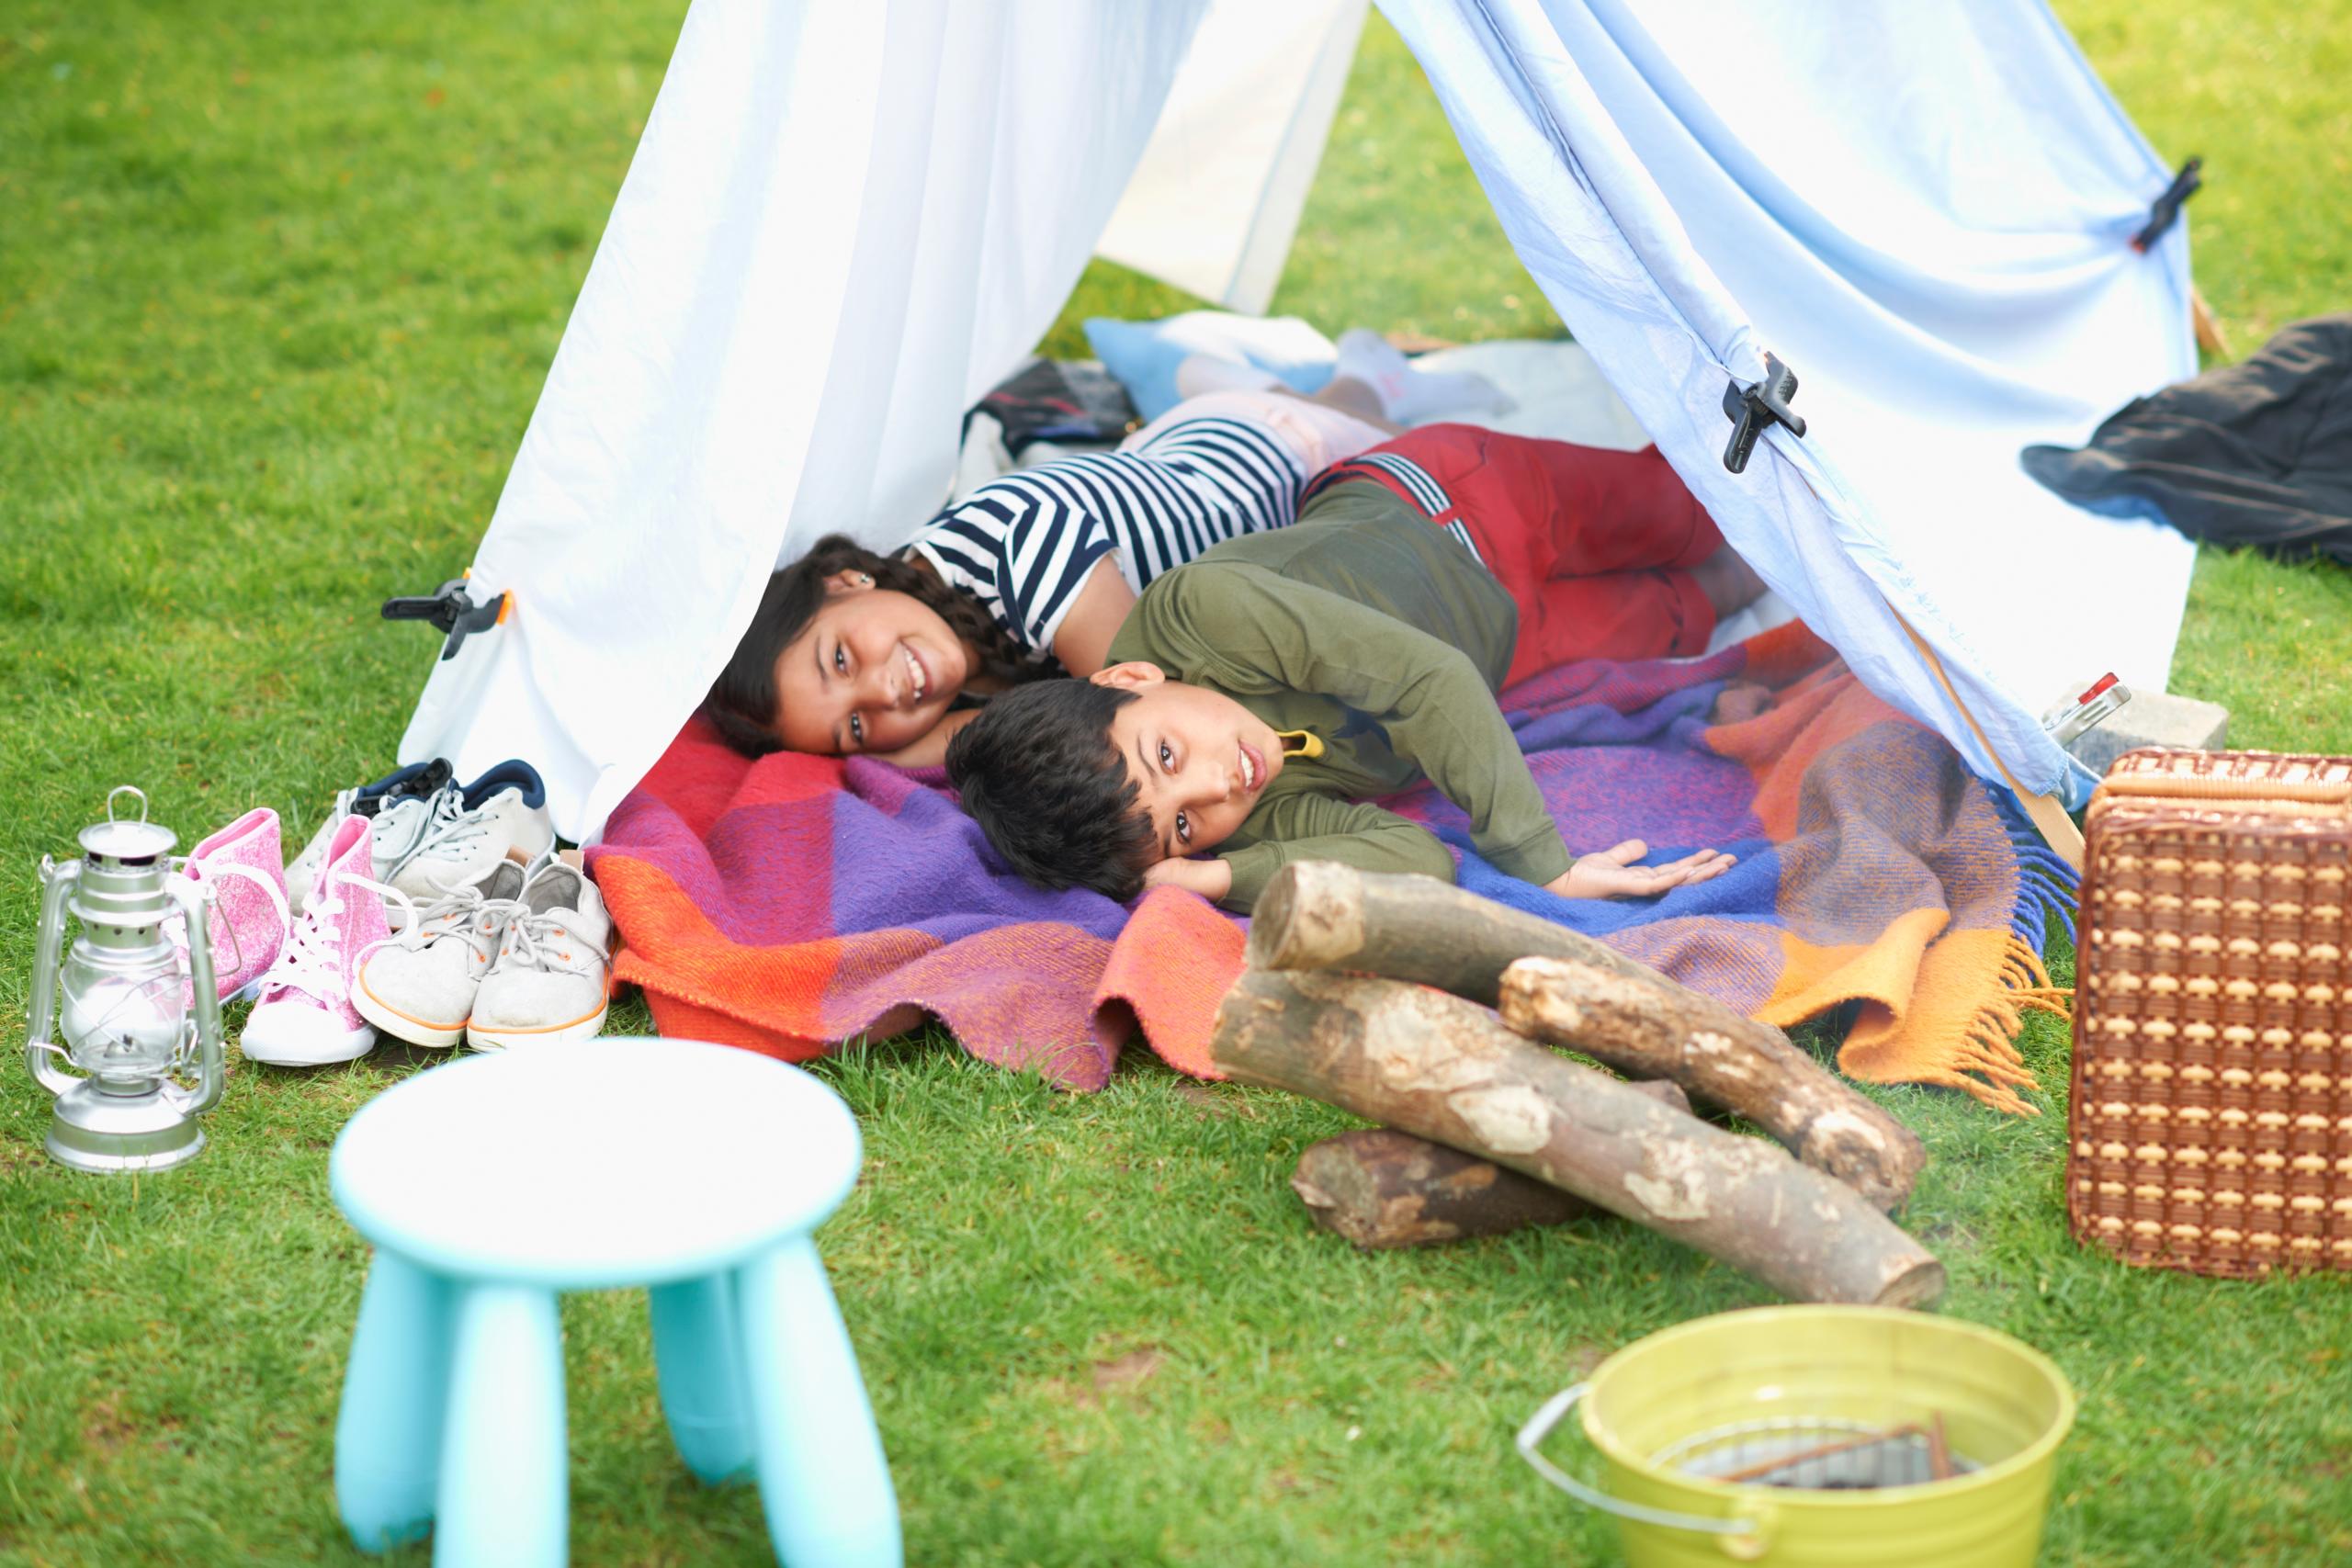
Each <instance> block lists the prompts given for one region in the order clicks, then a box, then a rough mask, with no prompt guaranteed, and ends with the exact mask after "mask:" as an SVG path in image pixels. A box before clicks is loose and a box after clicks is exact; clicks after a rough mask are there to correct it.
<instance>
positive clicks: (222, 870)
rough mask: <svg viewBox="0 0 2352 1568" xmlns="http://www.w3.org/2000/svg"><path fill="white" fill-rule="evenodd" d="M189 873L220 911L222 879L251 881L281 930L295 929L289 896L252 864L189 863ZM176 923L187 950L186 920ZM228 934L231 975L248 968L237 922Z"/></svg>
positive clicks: (181, 941)
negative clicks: (275, 917)
mask: <svg viewBox="0 0 2352 1568" xmlns="http://www.w3.org/2000/svg"><path fill="white" fill-rule="evenodd" d="M187 870H188V874H189V875H191V876H193V877H195V878H196V880H197V881H198V882H199V883H201V884H203V886H204V897H205V901H206V902H207V903H209V905H211V907H212V908H215V909H218V908H220V878H222V877H224V876H225V877H235V878H237V879H239V880H241V881H245V882H250V883H252V884H253V885H254V886H255V887H258V888H260V889H261V891H262V896H263V897H266V898H267V899H268V900H269V912H270V913H271V914H273V915H276V916H277V929H278V930H279V931H289V932H290V931H291V930H292V929H293V925H294V916H293V912H292V911H291V910H289V909H288V908H287V907H286V894H285V892H284V890H283V889H281V888H280V887H279V886H277V883H275V882H273V881H271V880H270V878H269V875H268V874H266V873H265V872H260V871H256V870H254V868H253V867H252V866H249V865H237V864H234V863H223V864H220V865H214V864H212V863H209V862H207V861H190V862H188V863H187ZM175 923H176V924H177V925H178V927H179V935H178V937H177V938H176V940H177V941H178V942H179V944H180V945H181V947H183V948H185V947H187V918H186V917H185V916H181V917H176V918H175ZM228 932H229V971H230V973H231V974H235V973H237V972H238V971H239V970H242V969H243V968H244V966H245V943H244V939H243V937H241V936H239V935H238V934H237V927H236V923H235V922H234V921H231V922H230V924H229V927H228Z"/></svg>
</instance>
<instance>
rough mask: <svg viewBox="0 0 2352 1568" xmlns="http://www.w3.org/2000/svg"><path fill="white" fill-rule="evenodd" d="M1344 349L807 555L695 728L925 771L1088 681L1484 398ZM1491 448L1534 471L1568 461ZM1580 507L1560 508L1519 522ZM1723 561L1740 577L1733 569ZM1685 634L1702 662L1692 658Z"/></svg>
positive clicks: (1605, 629) (1346, 344) (736, 741)
mask: <svg viewBox="0 0 2352 1568" xmlns="http://www.w3.org/2000/svg"><path fill="white" fill-rule="evenodd" d="M1245 379H1255V380H1261V381H1266V382H1271V379H1272V378H1265V377H1262V376H1261V375H1259V373H1257V372H1254V371H1250V370H1246V369H1243V368H1241V367H1230V366H1226V365H1223V364H1221V363H1220V362H1217V361H1214V360H1208V359H1204V358H1202V357H1199V356H1195V358H1193V359H1192V360H1188V361H1187V362H1186V363H1185V366H1184V367H1183V370H1182V372H1181V373H1180V385H1182V386H1183V387H1184V388H1185V389H1186V390H1188V391H1190V390H1193V389H1198V388H1202V387H1204V386H1213V385H1214V384H1215V383H1216V382H1217V381H1219V380H1225V381H1240V380H1245ZM1496 399H1497V394H1496V393H1495V391H1494V389H1493V388H1492V386H1491V385H1490V384H1487V383H1486V382H1485V381H1483V379H1481V378H1475V377H1441V376H1435V375H1431V374H1430V373H1427V372H1421V371H1416V370H1414V369H1412V368H1411V367H1410V366H1409V364H1408V362H1407V361H1406V359H1405V357H1404V356H1403V355H1401V354H1399V353H1397V350H1395V349H1394V348H1392V347H1390V346H1389V345H1388V344H1387V343H1386V342H1385V341H1384V340H1383V339H1381V338H1380V337H1379V336H1378V335H1377V334H1375V333H1369V332H1362V331H1358V332H1351V333H1347V334H1346V335H1344V336H1343V337H1342V338H1341V339H1340V364H1339V374H1338V375H1336V376H1335V377H1334V378H1333V379H1332V381H1331V383H1330V385H1329V386H1328V387H1327V388H1326V389H1324V390H1323V391H1321V392H1320V393H1317V395H1316V396H1314V397H1312V398H1302V397H1298V396H1295V395H1293V394H1290V393H1287V392H1283V391H1280V390H1276V389H1272V387H1271V386H1270V385H1269V386H1260V385H1247V386H1231V387H1228V388H1227V389H1223V390H1207V391H1204V392H1203V393H1202V395H1198V396H1193V397H1191V398H1189V399H1188V400H1186V401H1184V402H1182V403H1179V404H1178V405H1177V406H1176V407H1175V408H1173V409H1171V410H1170V412H1168V413H1166V414H1164V415H1162V416H1161V417H1160V418H1159V419H1158V420H1156V421H1154V422H1153V423H1151V424H1149V425H1148V426H1146V427H1145V428H1144V429H1142V430H1140V431H1137V432H1136V434H1133V435H1131V436H1130V437H1128V438H1127V440H1126V441H1125V443H1124V444H1123V445H1122V446H1120V448H1119V449H1118V450H1117V451H1115V452H1111V453H1102V454H1091V455H1087V456H1082V457H1066V458H1062V459H1059V460H1057V461H1055V462H1051V463H1047V464H1045V465H1043V466H1042V467H1039V468H1032V469H1027V470H1024V471H1023V472H1019V473H1014V474H1009V475H1006V476H1005V477H1004V478H1002V479H996V480H993V481H991V482H989V483H988V484H986V485H983V486H981V487H980V488H979V489H978V490H976V491H973V492H972V493H971V494H970V495H969V496H967V497H966V498H965V499H964V500H963V501H961V502H957V503H956V504H955V505H953V506H950V507H949V508H947V509H946V510H945V511H944V512H942V513H940V514H939V515H938V516H936V517H934V518H933V519H932V520H931V521H930V522H929V523H927V524H925V525H923V527H922V529H921V530H920V531H919V532H918V533H917V534H916V536H915V537H914V538H913V540H912V541H910V543H909V544H908V545H907V546H906V547H904V548H903V549H902V550H900V551H899V552H898V553H897V554H895V555H887V556H886V555H880V554H876V552H874V551H871V550H868V549H865V548H864V547H861V546H859V545H858V544H856V543H855V542H854V541H853V540H851V539H849V538H847V537H845V536H840V535H834V536H829V537H826V538H824V539H820V540H819V541H818V542H817V544H816V545H815V546H814V547H812V548H811V549H810V550H809V553H808V554H807V555H805V556H803V557H802V558H800V559H798V560H797V561H795V562H793V563H792V564H791V565H789V566H787V567H786V568H784V569H783V570H779V571H777V572H776V573H775V574H774V575H773V576H772V577H771V578H770V579H769V580H768V584H767V588H766V590H765V591H764V592H763V593H762V595H761V599H760V605H759V609H758V611H757V613H756V614H755V615H754V616H753V618H752V626H751V629H750V630H749V631H748V632H746V633H745V634H744V637H743V638H742V640H741V643H739V644H738V645H737V647H736V649H735V651H734V653H733V654H732V655H731V656H730V657H729V660H728V663H727V666H726V668H725V669H724V670H723V671H721V672H720V674H719V677H718V680H717V681H716V682H713V684H712V686H711V689H710V692H709V694H708V696H707V698H706V699H705V702H704V712H705V713H706V714H707V716H709V718H710V719H711V721H712V722H713V724H714V725H715V726H716V727H717V728H718V730H719V733H720V734H721V735H722V736H723V737H724V738H725V739H726V740H727V741H728V743H729V745H731V746H733V747H734V748H735V749H736V750H740V751H742V752H744V753H746V754H748V755H753V756H757V755H760V754H763V753H764V752H768V751H774V750H795V751H808V752H817V753H820V754H827V755H846V754H852V753H858V754H865V755H870V756H876V757H879V758H882V759H883V760H885V761H893V762H897V763H899V764H901V765H903V766H909V767H916V766H926V765H934V764H937V763H939V762H940V761H944V758H945V755H946V750H947V741H948V739H950V738H951V737H952V736H953V735H954V733H955V732H956V730H957V729H958V728H961V727H962V726H963V725H964V724H965V723H967V722H968V721H969V720H970V719H971V718H972V717H974V716H977V714H978V711H979V708H980V706H981V705H982V704H984V703H985V702H986V701H987V699H988V697H989V696H990V695H992V694H995V693H998V692H1001V691H1004V690H1006V689H1008V688H1010V687H1012V686H1013V685H1017V684H1020V683H1022V682H1027V681H1032V680H1035V679H1037V678H1039V677H1042V676H1048V675H1057V674H1062V673H1069V674H1073V675H1080V676H1086V675H1091V674H1093V673H1095V672H1096V671H1100V670H1101V669H1103V664H1104V662H1105V660H1104V650H1105V649H1108V648H1109V646H1110V643H1111V639H1112V637H1114V636H1115V635H1116V634H1117V632H1118V631H1119V629H1120V627H1121V626H1123V625H1124V624H1125V620H1126V617H1127V615H1128V612H1129V611H1130V610H1132V609H1133V608H1134V605H1135V603H1136V594H1137V593H1138V592H1141V591H1142V589H1143V588H1144V587H1145V586H1147V585H1148V583H1149V582H1150V581H1152V580H1153V579H1154V578H1156V577H1158V576H1159V574H1160V573H1162V572H1164V571H1166V570H1170V568H1172V567H1175V566H1178V565H1181V564H1182V563H1184V562H1185V561H1188V560H1191V559H1193V558H1194V557H1196V556H1198V555H1200V554H1201V553H1202V552H1203V551H1204V550H1206V549H1207V548H1208V547H1210V546H1212V545H1215V544H1217V543H1219V542H1221V541H1223V540H1225V539H1228V538H1234V537H1238V536H1242V535H1247V534H1255V533H1261V532H1263V531H1265V530H1267V529H1272V528H1282V527H1287V526H1288V525H1290V524H1292V523H1293V522H1295V520H1296V518H1297V516H1298V509H1299V503H1300V498H1301V495H1302V494H1303V492H1304V491H1305V489H1306V484H1307V481H1308V480H1309V479H1313V478H1314V477H1315V476H1316V475H1317V474H1319V473H1321V472H1323V471H1324V470H1326V469H1328V468H1332V467H1334V466H1336V465H1339V464H1341V463H1344V462H1346V461H1347V460H1349V459H1351V458H1356V457H1361V456H1363V455H1364V454H1366V453H1368V452H1371V451H1372V450H1373V449H1374V447H1376V446H1378V445H1379V444H1380V443H1382V442H1383V441H1384V440H1385V439H1386V438H1388V437H1389V436H1391V435H1393V434H1395V429H1396V427H1395V426H1394V425H1392V424H1390V423H1388V420H1389V418H1390V417H1391V416H1397V415H1401V416H1404V417H1414V416H1416V415H1417V414H1419V413H1421V412H1428V411H1429V410H1430V409H1431V408H1432V407H1438V408H1442V407H1444V406H1448V405H1449V404H1451V405H1453V406H1460V405H1461V404H1463V403H1464V402H1477V401H1484V402H1486V403H1487V404H1488V405H1489V406H1491V405H1492V404H1493V403H1494V402H1495V400H1496ZM1429 428H1431V429H1443V428H1458V427H1429ZM1405 439H1406V440H1408V441H1410V440H1411V439H1412V437H1411V436H1409V435H1408V436H1407V437H1406V438H1405ZM1498 439H1499V440H1502V441H1505V442H1509V443H1510V444H1511V445H1512V446H1525V447H1526V448H1528V449H1529V450H1531V451H1532V450H1534V449H1537V448H1544V447H1564V446H1565V444H1562V443H1555V442H1521V441H1520V440H1518V439H1517V438H1510V437H1499V438H1498ZM1565 449H1566V451H1569V452H1580V451H1582V450H1583V449H1582V448H1565ZM1600 456H1603V457H1611V458H1615V457H1620V456H1621V455H1619V454H1601V455H1600ZM1645 457H1646V459H1647V462H1648V463H1649V464H1650V465H1653V466H1654V467H1655V468H1656V470H1657V474H1658V475H1660V476H1663V482H1664V483H1667V484H1668V485H1674V486H1677V487H1679V480H1676V479H1674V477H1673V474H1672V471H1671V470H1670V469H1668V468H1667V466H1666V464H1665V462H1664V461H1663V459H1661V458H1658V457H1657V455H1656V454H1655V453H1654V452H1653V453H1649V454H1646V455H1645ZM1536 467H1538V468H1553V469H1557V468H1560V467H1561V465H1560V464H1559V463H1557V462H1553V463H1549V464H1539V465H1536ZM1584 500H1585V498H1584V497H1582V496H1580V495H1575V494H1560V495H1553V496H1548V497H1544V498H1535V499H1533V500H1532V501H1531V502H1530V503H1531V504H1542V505H1550V506H1576V505H1578V504H1580V503H1582V502H1584ZM1724 559H1725V560H1729V561H1735V562H1736V558H1731V557H1729V555H1728V552H1725V556H1724ZM1711 564H1712V563H1711ZM1741 570H1744V569H1741ZM1700 575H1702V576H1703V571H1702V574H1700ZM1589 587H1590V588H1592V589H1604V592H1600V594H1599V595H1597V596H1596V595H1595V594H1593V593H1590V592H1588V593H1586V594H1585V596H1584V598H1583V600H1582V601H1581V602H1582V603H1587V604H1591V603H1597V602H1600V601H1602V600H1607V599H1610V598H1611V597H1612V596H1611V594H1609V593H1608V592H1605V586H1604V584H1603V583H1602V582H1594V583H1591V584H1589ZM1678 597H1679V598H1681V599H1683V600H1686V601H1696V602H1698V603H1700V604H1702V605H1703V604H1706V603H1707V602H1708V601H1712V600H1714V599H1716V598H1717V597H1719V595H1718V594H1717V592H1715V590H1714V588H1713V586H1710V587H1709V588H1708V589H1707V591H1706V592H1705V593H1704V595H1703V596H1702V595H1701V594H1698V593H1696V592H1685V593H1682V594H1679V595H1678ZM1634 600H1635V601H1637V602H1644V603H1645V602H1648V596H1644V595H1634ZM1579 618H1580V619H1581V618H1582V617H1579ZM1695 618H1696V617H1691V616H1687V615H1686V616H1685V617H1684V623H1685V624H1683V625H1682V626H1679V628H1678V627H1674V626H1668V627H1666V628H1664V636H1665V637H1666V638H1667V641H1666V642H1665V643H1663V644H1661V643H1660V641H1659V632H1660V628H1658V627H1657V626H1654V625H1651V624H1649V621H1648V618H1647V617H1645V616H1643V615H1640V614H1638V613H1628V612H1625V611H1621V612H1620V613H1617V614H1614V615H1608V616H1603V617H1599V618H1597V619H1596V620H1595V621H1594V622H1593V625H1592V626H1591V631H1592V634H1593V635H1592V636H1591V637H1588V638H1586V639H1584V640H1583V642H1582V643H1581V644H1580V645H1579V647H1578V649H1577V652H1578V653H1580V654H1581V655H1584V656H1592V655H1605V656H1613V657H1622V658H1638V657H1645V656H1648V655H1652V654H1658V653H1668V652H1696V651H1698V650H1699V649H1700V648H1701V647H1703V646H1704V643H1705V640H1706V637H1707V635H1708V633H1709V632H1710V631H1711V630H1712V620H1709V621H1708V623H1707V624H1706V625H1704V626H1694V625H1692V624H1691V622H1692V621H1693V620H1695ZM1694 633H1695V637H1696V642H1695V644H1694V645H1693V646H1691V647H1688V648H1686V647H1684V646H1683V644H1684V643H1685V642H1689V641H1691V636H1692V635H1693V634H1694ZM1553 651H1558V649H1554V650H1553Z"/></svg>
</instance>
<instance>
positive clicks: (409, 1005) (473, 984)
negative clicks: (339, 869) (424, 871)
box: [351, 860, 524, 1046]
mask: <svg viewBox="0 0 2352 1568" xmlns="http://www.w3.org/2000/svg"><path fill="white" fill-rule="evenodd" d="M523 881H524V872H523V868H522V867H521V866H520V865H517V864H516V863H515V862H513V861H511V860H501V861H499V862H498V863H496V864H495V865H493V866H492V867H491V869H490V874H488V875H487V876H485V877H483V878H482V879H481V881H480V882H477V883H471V884H469V885H468V886H463V887H459V888H458V889H456V890H455V891H453V892H449V893H445V894H443V895H442V896H441V897H439V898H437V899H435V900H434V902H432V903H431V904H429V905H427V906H425V907H424V908H422V909H420V908H416V907H415V906H414V905H413V903H411V902H410V900H409V897H408V896H407V895H406V894H404V893H401V891H399V890H398V889H397V888H393V887H390V886H386V885H384V884H381V883H379V884H376V885H375V886H376V887H377V890H378V891H379V892H381V893H383V894H384V895H385V896H386V900H385V901H386V902H387V903H388V904H390V905H391V906H393V907H394V908H398V909H399V911H400V918H399V919H393V920H391V921H390V923H391V925H392V926H393V929H394V931H396V933H397V934H395V935H393V936H390V937H389V938H387V939H386V940H385V941H384V942H380V943H379V944H378V945H377V946H376V947H375V948H374V949H373V950H372V951H370V952H368V953H362V954H360V956H359V973H358V976H357V977H356V979H354V980H353V982H352V986H351V1005H352V1006H353V1007H355V1008H356V1009H358V1010H359V1015H360V1016H361V1017H362V1018H365V1019H366V1020H367V1021H368V1022H370V1023H372V1024H374V1025H375V1026H376V1027H377V1028H378V1029H379V1030H381V1031H383V1032H385V1033H386V1034H390V1035H391V1036H393V1037H394V1038H395V1039H399V1040H405V1041H408V1042H409V1043H412V1044H415V1045H435V1046H442V1045H455V1044H457V1043H458V1042H459V1041H461V1040H463V1039H464V1038H465V1037H466V1021H467V1020H468V1019H469V1018H470V1017H472V1016H473V1010H474V992H475V991H476V990H477V989H478V988H479V987H481V979H482V976H484V975H486V974H488V973H489V972H490V966H491V963H492V960H493V959H495V958H496V957H497V956H498V945H499V942H500V940H501V939H502V938H503V936H504V935H505V931H506V925H507V921H508V919H510V918H511V917H512V916H513V915H514V913H515V909H516V908H517V907H518V906H517V905H516V903H515V899H516V897H518V896H519V895H520V894H521V893H522V891H523ZM387 913H388V916H389V914H390V911H389V910H388V911H387Z"/></svg>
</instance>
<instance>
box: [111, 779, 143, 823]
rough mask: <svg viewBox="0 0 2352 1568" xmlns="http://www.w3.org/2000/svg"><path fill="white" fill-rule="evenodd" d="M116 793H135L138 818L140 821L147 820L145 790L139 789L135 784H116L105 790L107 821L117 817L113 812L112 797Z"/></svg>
mask: <svg viewBox="0 0 2352 1568" xmlns="http://www.w3.org/2000/svg"><path fill="white" fill-rule="evenodd" d="M116 795H137V796H138V797H139V820H141V822H144V821H146V820H147V792H146V791H145V790H143V789H141V788H140V787H139V786H138V785H137V784H117V785H115V786H114V788H112V789H110V790H108V791H107V821H109V822H112V821H115V820H116V819H117V818H116V817H115V814H114V797H115V796H116Z"/></svg>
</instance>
